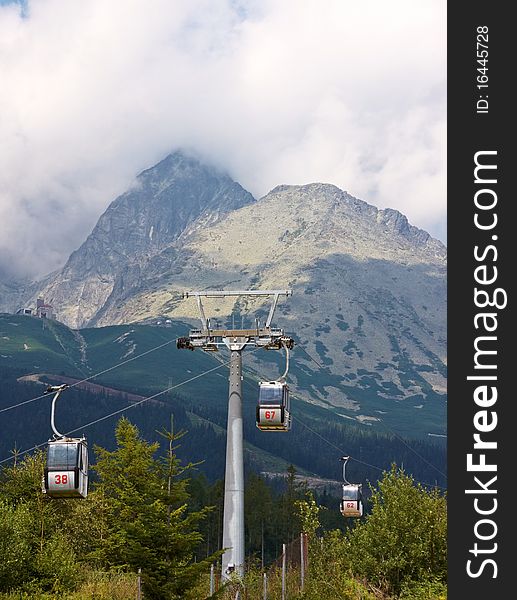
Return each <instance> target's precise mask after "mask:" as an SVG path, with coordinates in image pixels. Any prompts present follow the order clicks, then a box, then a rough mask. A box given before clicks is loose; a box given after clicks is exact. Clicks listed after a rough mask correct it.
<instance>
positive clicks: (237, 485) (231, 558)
mask: <svg viewBox="0 0 517 600" xmlns="http://www.w3.org/2000/svg"><path fill="white" fill-rule="evenodd" d="M290 295H292V291H291V290H271V291H270V290H268V291H261V290H245V291H207V292H185V293H184V294H183V297H184V298H189V297H192V296H194V297H195V298H196V301H197V305H198V309H199V313H200V321H201V329H192V330H191V331H190V332H189V336H188V337H182V338H178V340H177V342H176V346H177V347H178V348H181V349H187V350H195V349H196V348H199V349H201V350H205V351H206V352H214V351H217V350H218V349H219V347H221V346H226V347H227V348H228V349H229V350H230V376H229V393H228V422H227V430H226V469H225V478H224V510H223V548H226V550H225V552H224V554H223V557H222V573H221V575H222V579H223V581H224V580H228V579H230V578H231V577H232V575H233V576H237V577H239V578H240V577H242V576H243V575H244V557H245V550H244V445H243V423H242V351H243V350H244V348H245V347H246V346H247V345H253V346H255V347H257V348H260V347H262V348H269V349H275V350H280V349H281V348H282V347H285V348H286V349H289V348H292V347H293V345H294V341H293V340H292V338H290V337H287V336H285V335H284V332H283V330H281V329H275V328H273V327H271V322H272V319H273V314H274V311H275V308H276V305H277V302H278V298H279V296H290ZM225 296H273V304H272V306H271V308H270V311H269V314H268V317H267V319H266V323H265V325H264V327H259V325H258V323H257V326H256V327H255V328H254V329H212V328H211V327H210V319H207V318H206V316H205V312H204V309H203V304H202V300H201V298H202V297H208V298H218V297H225Z"/></svg>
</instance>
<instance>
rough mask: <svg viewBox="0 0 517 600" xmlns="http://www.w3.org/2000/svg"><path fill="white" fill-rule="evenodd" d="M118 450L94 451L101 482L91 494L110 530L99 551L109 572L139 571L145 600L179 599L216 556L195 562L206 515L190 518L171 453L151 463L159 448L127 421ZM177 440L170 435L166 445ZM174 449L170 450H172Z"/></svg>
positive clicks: (119, 431) (120, 430)
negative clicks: (98, 496)
mask: <svg viewBox="0 0 517 600" xmlns="http://www.w3.org/2000/svg"><path fill="white" fill-rule="evenodd" d="M115 437H116V441H117V448H116V450H114V451H113V452H109V451H107V450H105V449H102V448H96V449H95V450H96V454H97V456H98V459H97V464H96V465H95V467H94V468H95V470H96V472H97V474H98V476H99V483H98V485H97V488H96V491H95V494H102V495H103V497H104V502H105V505H106V510H107V523H108V529H107V534H106V537H105V539H103V540H101V542H100V546H99V549H98V556H99V558H100V559H101V560H102V561H103V562H104V563H105V564H106V565H108V566H111V567H122V568H127V569H129V570H131V571H133V572H137V571H138V569H141V570H142V581H143V585H144V592H145V596H146V598H149V599H150V600H161V599H164V600H165V599H168V600H169V599H171V598H181V597H184V594H185V593H186V591H187V590H188V589H190V588H191V587H193V586H194V585H195V583H196V580H197V578H198V576H199V575H200V573H201V572H203V571H205V570H206V569H208V567H209V565H210V563H211V562H213V561H214V560H215V559H216V555H212V556H209V557H208V558H206V559H205V560H203V561H199V562H196V563H195V562H193V557H194V551H195V548H196V546H197V545H198V544H199V543H200V542H201V541H202V536H201V534H200V533H199V531H198V524H199V521H200V520H201V519H202V518H203V517H204V516H205V514H206V512H207V509H203V510H201V511H197V512H188V511H187V503H186V500H187V498H188V494H187V491H186V481H185V479H177V477H178V475H179V474H180V473H181V472H182V467H181V466H180V465H179V461H178V460H177V458H176V456H175V454H174V452H173V450H171V451H170V452H169V453H168V456H167V458H166V460H165V461H163V460H159V459H157V458H155V456H154V455H155V453H156V452H157V450H158V447H159V444H158V443H154V444H150V443H148V442H146V441H145V440H143V439H141V438H140V436H139V432H138V429H137V427H136V426H135V425H132V424H131V423H130V422H129V421H128V420H127V419H125V418H123V419H121V420H120V421H119V423H118V425H117V428H116V433H115ZM178 437H179V435H175V434H173V433H172V432H171V433H170V440H171V442H173V441H174V440H176V439H177V438H178ZM171 449H172V445H171Z"/></svg>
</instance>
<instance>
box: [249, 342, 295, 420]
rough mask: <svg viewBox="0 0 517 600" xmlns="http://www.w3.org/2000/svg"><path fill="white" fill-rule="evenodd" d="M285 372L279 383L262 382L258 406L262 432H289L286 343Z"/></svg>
mask: <svg viewBox="0 0 517 600" xmlns="http://www.w3.org/2000/svg"><path fill="white" fill-rule="evenodd" d="M282 345H283V346H284V348H285V356H286V366H285V372H284V374H283V375H282V377H280V379H279V380H278V381H260V382H259V398H258V404H257V427H258V428H259V429H260V430H261V431H289V429H291V404H290V400H289V387H288V386H287V383H286V381H285V378H286V377H287V372H288V371H289V347H288V345H286V344H285V343H283V344H282Z"/></svg>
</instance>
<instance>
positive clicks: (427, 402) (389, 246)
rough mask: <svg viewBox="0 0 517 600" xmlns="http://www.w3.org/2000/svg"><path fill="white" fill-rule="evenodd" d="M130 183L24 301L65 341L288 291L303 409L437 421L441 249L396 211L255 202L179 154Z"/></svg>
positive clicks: (257, 305) (228, 317)
mask: <svg viewBox="0 0 517 600" xmlns="http://www.w3.org/2000/svg"><path fill="white" fill-rule="evenodd" d="M138 182H139V183H138V184H137V185H136V186H133V187H132V188H131V189H130V190H128V191H127V192H126V193H125V194H122V195H121V196H119V197H118V198H117V199H116V200H115V201H114V202H113V203H112V204H111V205H110V206H109V207H108V209H107V210H106V211H105V213H104V214H103V215H102V216H101V217H100V219H99V222H98V224H97V225H96V227H95V228H94V230H93V231H92V233H91V234H90V236H89V237H88V238H87V240H86V241H85V242H84V244H83V245H82V246H81V247H80V248H78V249H77V250H76V251H75V252H74V253H73V254H72V255H71V257H70V259H69V261H68V262H67V264H66V265H65V267H64V268H63V269H62V270H61V271H60V272H58V273H56V274H55V275H53V276H51V277H50V279H48V280H47V281H46V282H45V283H44V284H43V285H41V286H40V287H38V288H37V289H34V290H33V292H32V296H31V298H29V299H28V301H29V302H34V300H35V298H36V297H38V296H43V297H44V298H45V300H46V301H48V302H50V303H51V304H53V305H54V308H55V310H57V315H58V319H60V320H61V321H63V322H65V323H67V324H68V325H69V326H71V327H72V328H75V329H77V328H82V327H85V326H87V327H103V326H109V325H115V324H123V323H137V322H145V323H152V322H153V321H157V320H159V319H162V318H171V319H175V320H179V321H183V322H185V323H191V324H193V325H194V326H198V322H199V321H198V312H197V306H196V303H195V302H194V301H193V300H184V299H183V292H185V291H192V290H205V289H240V290H246V289H286V288H291V289H292V290H293V295H292V297H290V298H289V299H288V300H284V301H281V302H280V303H279V306H278V307H277V311H276V314H275V322H276V324H277V325H278V326H281V327H283V328H284V329H285V330H286V331H287V332H289V334H290V335H292V336H293V337H294V339H295V341H296V343H297V346H298V347H299V348H300V349H301V350H302V351H305V352H306V353H307V354H306V356H302V355H299V357H298V359H297V360H298V366H299V367H300V368H299V369H298V371H297V372H296V373H295V374H293V384H294V385H295V386H296V387H297V388H298V389H299V390H300V393H301V397H302V398H303V400H304V401H306V402H308V403H311V404H313V405H318V406H321V407H325V408H327V409H329V410H331V411H333V412H335V413H336V414H337V415H341V417H342V418H353V419H354V420H356V421H359V422H363V423H367V422H372V420H375V419H376V418H381V415H382V414H383V413H385V412H386V411H392V410H394V411H395V412H396V413H397V414H398V405H399V404H400V403H403V405H404V406H405V410H406V411H407V414H408V418H413V419H415V418H416V419H418V418H422V417H421V416H419V415H423V414H424V413H425V414H429V415H431V413H432V412H433V411H435V413H436V414H443V411H444V406H445V398H446V376H447V375H446V371H447V354H446V350H447V348H446V335H447V331H446V319H445V315H446V269H447V251H446V248H445V246H444V245H443V244H442V243H441V242H439V241H438V240H435V239H434V238H432V237H431V236H430V235H429V234H428V233H427V232H425V231H423V230H421V229H418V228H416V227H414V226H413V225H411V224H410V223H409V222H408V220H407V218H406V217H405V216H404V215H403V214H402V213H400V212H398V211H395V210H393V209H378V208H376V207H374V206H372V205H370V204H368V203H366V202H364V201H363V200H360V199H358V198H355V197H353V196H352V195H350V194H349V193H347V192H346V191H343V190H340V189H339V188H338V187H336V186H335V185H333V184H325V183H318V182H315V183H309V184H304V185H279V186H276V187H275V188H274V189H273V190H271V192H269V193H268V194H266V195H265V196H263V197H262V198H260V199H258V200H255V199H254V198H253V196H252V195H251V194H249V192H247V191H246V190H244V189H243V188H242V187H241V186H240V185H239V184H237V183H236V182H234V181H233V180H231V178H230V177H229V176H228V175H227V174H224V173H222V172H221V171H219V170H217V169H214V168H212V167H207V166H206V165H204V164H202V163H201V162H200V161H199V160H198V159H196V158H193V157H191V156H187V155H186V154H185V153H175V154H173V155H170V156H169V157H167V158H166V159H164V160H163V161H161V162H160V163H158V164H157V165H155V166H154V167H151V168H150V169H147V170H146V171H144V172H143V173H142V174H141V175H140V176H139V179H138ZM205 311H206V314H207V316H208V317H211V318H212V323H213V324H214V325H215V326H218V325H224V326H229V325H231V323H232V322H234V321H235V319H237V320H238V321H237V322H243V323H247V324H248V325H252V324H253V323H255V319H256V318H259V319H261V320H262V321H263V319H264V318H265V316H266V314H267V312H268V311H269V305H268V304H266V303H265V301H264V300H261V299H258V298H250V297H248V298H246V297H243V298H239V299H235V298H221V299H218V300H213V299H207V301H206V305H205ZM309 357H310V358H309ZM250 363H251V366H252V367H253V368H254V369H255V370H256V371H257V372H259V373H262V372H264V371H266V373H264V376H265V377H266V378H271V377H273V378H274V377H275V376H276V372H277V371H280V372H282V371H283V368H282V365H281V364H280V363H281V361H280V359H279V358H275V359H272V358H269V359H264V357H261V358H260V360H259V359H258V358H256V357H255V356H254V355H252V356H250ZM433 407H434V408H433ZM410 415H413V416H412V417H410ZM426 418H427V417H426Z"/></svg>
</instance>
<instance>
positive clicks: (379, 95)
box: [0, 0, 446, 276]
mask: <svg viewBox="0 0 517 600" xmlns="http://www.w3.org/2000/svg"><path fill="white" fill-rule="evenodd" d="M445 12H446V3H445V1H444V0H441V1H438V2H437V1H436V0H421V1H420V2H411V1H410V0H393V1H392V2H389V3H386V2H382V1H381V0H364V1H363V2H352V1H349V0H325V1H324V2H321V1H317V0H304V2H299V1H296V0H282V1H280V2H278V1H276V0H261V1H258V0H249V1H245V0H241V1H236V0H233V1H232V0H176V1H175V2H170V0H111V1H110V2H105V0H90V1H89V2H84V1H83V0H67V2H65V3H63V2H62V1H61V0H32V1H29V2H27V3H26V7H25V8H24V14H23V15H21V14H20V7H19V6H18V5H16V4H8V5H2V4H0V80H1V81H2V89H1V90H0V139H1V144H0V257H1V258H0V266H2V269H4V270H5V269H10V270H11V272H12V273H13V274H18V275H20V274H25V275H29V276H38V275H42V274H44V273H47V272H49V271H50V270H53V269H55V268H58V267H60V266H61V265H62V264H63V263H64V262H65V260H66V258H67V257H68V255H69V253H70V252H71V251H72V250H74V249H75V248H77V247H78V246H79V245H80V243H81V242H82V241H83V240H84V239H85V237H86V236H87V235H88V233H89V232H90V231H91V229H92V227H93V226H94V225H95V222H96V220H97V218H98V217H99V215H100V214H101V212H103V211H104V210H105V208H106V207H107V205H108V204H109V203H110V202H111V201H112V200H113V199H114V198H115V197H116V195H118V194H120V193H122V192H123V191H124V190H125V189H127V187H128V186H129V185H130V184H131V182H132V181H133V179H134V177H135V175H136V174H138V172H140V171H141V170H143V169H145V168H148V167H149V166H151V165H152V164H154V163H155V162H157V161H158V160H160V159H161V158H163V156H164V155H165V154H166V153H168V152H169V151H171V150H173V149H175V148H178V147H190V148H193V149H195V150H196V151H197V152H199V153H201V155H203V156H205V157H206V158H207V160H210V161H212V162H214V163H216V164H218V165H219V166H221V167H223V168H225V169H226V170H228V171H229V172H230V174H231V175H232V176H233V177H234V178H235V179H236V180H238V181H239V182H240V183H241V184H242V185H243V186H244V187H245V188H247V189H249V190H250V191H251V192H252V193H253V194H254V195H255V196H256V197H260V196H262V195H264V194H266V193H267V192H268V191H269V190H270V189H272V188H273V187H275V186H276V185H278V184H281V183H291V184H302V183H307V182H311V181H324V182H329V183H334V184H336V185H338V186H339V187H341V188H343V189H346V190H347V191H348V192H349V193H351V194H353V195H355V196H357V197H360V198H361V199H363V200H366V201H367V202H370V203H372V204H375V205H377V206H379V207H386V206H389V207H391V208H396V209H398V210H400V211H401V212H403V213H404V214H406V215H407V216H408V218H409V220H410V222H412V223H413V224H414V225H416V226H418V227H421V228H423V229H426V230H428V231H429V232H430V233H432V234H433V235H435V236H437V237H439V238H441V239H442V240H444V238H445V214H446V204H445V165H446V160H445V147H446V146H445V144H446V133H445V123H446V115H445V106H446V105H445V103H446V89H445V60H446V14H445Z"/></svg>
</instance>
